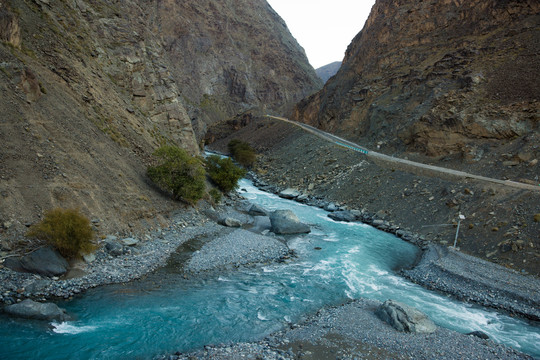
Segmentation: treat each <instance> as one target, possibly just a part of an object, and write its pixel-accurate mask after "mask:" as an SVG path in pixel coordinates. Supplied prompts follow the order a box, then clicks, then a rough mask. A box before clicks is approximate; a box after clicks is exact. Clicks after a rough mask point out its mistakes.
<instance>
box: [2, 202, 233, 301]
mask: <svg viewBox="0 0 540 360" xmlns="http://www.w3.org/2000/svg"><path fill="white" fill-rule="evenodd" d="M186 218H187V220H186ZM222 228H223V227H222V226H220V225H217V224H215V223H213V222H208V221H207V218H206V217H205V216H202V215H200V214H198V213H196V212H195V211H193V212H192V213H189V214H182V215H180V217H179V218H173V219H172V221H171V226H169V227H168V228H166V229H162V230H160V231H159V232H156V233H154V234H153V235H152V236H151V237H150V238H149V239H146V240H145V241H141V242H140V243H139V244H138V245H137V246H136V247H133V248H130V249H129V250H128V252H127V253H126V254H123V255H120V256H117V257H114V256H111V255H110V254H108V253H107V251H106V250H105V249H104V247H101V248H100V249H98V250H97V251H96V252H95V256H96V259H95V260H94V261H92V262H90V263H88V264H85V268H84V273H85V275H84V276H82V277H78V278H72V279H61V278H60V279H58V278H48V277H42V276H39V275H35V274H28V273H19V272H15V271H12V270H10V269H8V268H5V267H2V266H0V302H3V303H8V304H9V303H13V302H16V301H17V300H19V299H24V298H35V299H39V300H43V299H46V298H49V297H62V298H69V297H71V296H73V295H76V294H79V293H81V292H83V291H84V290H86V289H89V288H94V287H97V286H101V285H107V284H115V283H123V282H128V281H131V280H135V279H137V278H140V277H141V276H143V275H145V274H148V273H150V272H152V271H154V270H156V269H157V268H159V267H161V266H163V265H165V264H166V262H167V259H168V258H169V256H170V255H171V254H172V253H173V252H175V251H176V249H177V248H178V247H179V246H180V245H182V244H183V243H184V242H186V241H188V240H190V239H193V238H195V237H198V236H212V235H217V234H218V233H219V232H220V231H222Z"/></svg>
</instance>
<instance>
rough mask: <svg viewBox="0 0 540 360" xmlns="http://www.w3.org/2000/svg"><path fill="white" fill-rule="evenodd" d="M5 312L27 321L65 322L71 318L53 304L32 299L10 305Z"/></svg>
mask: <svg viewBox="0 0 540 360" xmlns="http://www.w3.org/2000/svg"><path fill="white" fill-rule="evenodd" d="M4 311H5V312H6V313H7V314H9V315H11V316H16V317H23V318H27V319H36V320H47V321H52V320H56V321H65V320H67V319H68V318H69V317H68V315H67V314H66V311H65V310H64V309H61V308H59V307H58V306H57V305H56V304H53V303H39V302H36V301H33V300H30V299H26V300H24V301H21V302H20V303H18V304H13V305H8V306H6V307H5V308H4Z"/></svg>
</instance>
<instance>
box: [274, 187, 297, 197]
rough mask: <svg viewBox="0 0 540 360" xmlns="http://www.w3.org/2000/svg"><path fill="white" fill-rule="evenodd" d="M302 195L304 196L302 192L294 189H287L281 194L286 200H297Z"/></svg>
mask: <svg viewBox="0 0 540 360" xmlns="http://www.w3.org/2000/svg"><path fill="white" fill-rule="evenodd" d="M300 195H302V194H301V193H300V191H298V190H296V189H292V188H289V189H285V190H283V191H282V192H280V193H279V196H280V197H282V198H284V199H295V198H297V197H298V196H300Z"/></svg>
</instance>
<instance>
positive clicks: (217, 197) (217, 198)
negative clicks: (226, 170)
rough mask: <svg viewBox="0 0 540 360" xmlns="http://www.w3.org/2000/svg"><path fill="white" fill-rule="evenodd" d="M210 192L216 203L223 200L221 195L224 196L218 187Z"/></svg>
mask: <svg viewBox="0 0 540 360" xmlns="http://www.w3.org/2000/svg"><path fill="white" fill-rule="evenodd" d="M208 193H209V194H210V197H211V198H212V201H213V202H214V204H219V203H220V202H221V197H222V196H223V194H222V193H221V191H219V190H218V189H216V188H212V189H210V191H209V192H208Z"/></svg>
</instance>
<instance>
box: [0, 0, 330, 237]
mask: <svg viewBox="0 0 540 360" xmlns="http://www.w3.org/2000/svg"><path fill="white" fill-rule="evenodd" d="M8 4H9V6H8ZM0 40H2V41H1V42H0V114H1V116H0V144H2V147H1V150H0V157H1V158H2V161H1V162H0V179H1V180H2V181H1V182H0V194H1V196H0V198H1V199H0V221H2V222H10V223H13V224H14V226H13V227H12V228H10V230H12V229H15V228H17V227H19V230H20V232H22V231H24V227H23V226H22V224H24V223H33V222H35V221H37V220H38V219H39V217H40V215H41V214H42V212H43V211H45V210H47V209H50V208H54V207H80V208H81V209H82V210H83V212H84V213H85V214H87V215H88V216H90V217H92V218H97V219H98V220H99V219H101V220H105V219H106V221H101V222H100V223H99V224H100V229H101V230H104V231H107V228H109V227H110V228H111V230H113V229H114V230H126V229H127V223H128V221H130V220H133V221H134V219H145V218H146V219H155V218H156V214H158V213H160V212H163V211H167V210H168V209H170V207H171V206H172V204H171V203H167V202H166V201H164V199H163V198H162V197H161V196H159V195H158V194H157V193H156V192H155V191H154V190H153V189H152V188H151V187H149V184H148V180H147V179H146V176H145V169H146V166H147V164H148V163H149V161H150V154H151V153H152V152H153V151H154V150H155V148H156V147H158V146H159V145H160V144H163V143H164V142H167V143H170V144H176V145H179V146H180V147H182V148H184V149H187V150H188V151H189V152H191V153H194V154H198V153H199V140H200V139H201V138H202V135H204V132H205V129H206V126H207V124H209V123H211V122H213V121H216V120H221V119H226V118H228V117H230V116H233V115H235V114H237V113H239V112H243V111H245V110H247V109H251V108H261V109H262V108H264V107H265V106H266V108H265V109H264V110H265V111H266V110H268V111H270V110H276V111H278V110H280V109H283V108H284V107H286V106H289V107H292V106H293V104H294V103H295V102H296V101H298V100H299V99H301V98H303V97H305V96H307V95H308V94H310V93H312V92H313V91H315V90H317V89H319V88H320V86H321V83H320V80H319V79H318V78H317V76H316V74H315V71H314V70H313V68H311V66H310V65H309V63H308V61H307V58H306V56H305V54H304V51H303V49H302V48H301V47H300V46H299V45H298V44H297V43H296V41H295V40H294V38H293V37H292V36H291V35H290V33H289V31H288V30H287V28H286V26H285V23H284V22H283V21H282V20H281V19H280V18H279V17H278V15H277V14H276V13H275V12H274V11H273V10H272V9H271V8H270V6H269V5H268V4H267V3H266V1H264V0H256V1H248V0H240V1H239V0H235V1H232V0H226V1H209V0H202V1H200V0H197V1H195V0H189V1H183V0H182V1H181V0H164V1H158V2H148V1H103V0H76V1H67V2H65V1H59V2H56V1H55V2H53V1H45V0H36V1H31V0H12V1H8V2H6V1H2V2H0ZM133 224H136V223H135V221H134V222H133Z"/></svg>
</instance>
